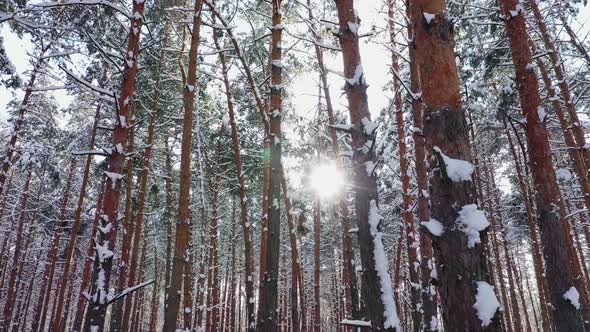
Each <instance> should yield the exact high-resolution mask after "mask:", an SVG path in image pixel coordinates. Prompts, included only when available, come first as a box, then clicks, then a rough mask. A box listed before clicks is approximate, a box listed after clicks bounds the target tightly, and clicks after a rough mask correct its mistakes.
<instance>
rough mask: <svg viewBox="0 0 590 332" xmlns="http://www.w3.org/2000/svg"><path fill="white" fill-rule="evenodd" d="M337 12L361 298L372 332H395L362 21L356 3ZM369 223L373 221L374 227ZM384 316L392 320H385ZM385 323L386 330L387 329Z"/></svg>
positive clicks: (340, 1)
mask: <svg viewBox="0 0 590 332" xmlns="http://www.w3.org/2000/svg"><path fill="white" fill-rule="evenodd" d="M336 8H337V11H338V22H339V32H338V38H339V41H340V47H341V49H342V59H343V68H344V76H345V77H346V84H345V87H344V91H345V93H346V96H347V99H348V109H349V113H350V119H351V125H352V126H354V129H353V130H352V149H353V151H354V154H353V162H354V177H353V178H354V186H353V187H354V191H355V210H356V217H357V223H358V228H359V232H358V237H359V246H360V251H361V263H362V268H363V269H362V270H363V273H362V278H363V279H362V285H363V288H362V294H363V297H362V298H363V301H364V303H365V306H366V312H367V317H366V318H367V320H370V321H371V326H372V327H371V329H372V330H373V331H381V330H383V329H385V330H393V329H394V326H395V325H396V323H397V319H396V318H397V317H393V315H396V313H395V308H390V307H388V308H387V311H386V307H385V306H384V302H383V300H382V295H383V293H382V290H381V288H383V287H384V285H387V286H390V284H389V283H390V277H389V276H388V274H389V273H388V271H386V270H385V271H384V270H383V268H384V267H383V266H381V272H380V273H381V276H379V275H378V273H377V271H376V269H375V267H376V265H375V242H377V243H379V242H380V241H381V239H380V232H379V229H380V220H379V219H380V218H379V217H378V216H377V215H376V214H377V213H378V197H377V183H376V175H375V173H374V171H373V170H371V167H372V166H373V165H375V164H374V163H375V161H376V158H375V152H374V149H373V142H374V139H375V129H376V128H375V127H374V125H373V124H372V123H371V114H370V112H369V106H368V101H367V84H366V82H365V79H364V74H363V71H362V64H361V57H360V52H359V36H358V24H359V22H360V21H359V18H358V17H357V16H356V13H355V10H354V1H353V0H337V1H336ZM367 166H368V167H367ZM367 169H369V170H367ZM369 213H371V214H372V220H370V219H369ZM369 221H371V223H372V224H371V225H370V224H369ZM384 291H388V290H384ZM392 300H393V299H392ZM384 313H387V315H391V316H389V317H387V318H386V317H385V315H384ZM386 322H387V323H388V324H387V326H385V323H386Z"/></svg>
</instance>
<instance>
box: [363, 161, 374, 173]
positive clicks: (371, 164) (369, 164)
mask: <svg viewBox="0 0 590 332" xmlns="http://www.w3.org/2000/svg"><path fill="white" fill-rule="evenodd" d="M365 168H366V170H367V175H368V176H373V171H374V170H375V163H374V162H373V161H371V160H368V161H365Z"/></svg>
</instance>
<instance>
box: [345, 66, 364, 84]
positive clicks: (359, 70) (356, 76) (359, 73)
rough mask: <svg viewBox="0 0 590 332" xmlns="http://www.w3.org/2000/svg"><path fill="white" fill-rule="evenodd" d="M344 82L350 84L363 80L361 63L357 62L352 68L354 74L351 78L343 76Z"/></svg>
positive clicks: (362, 81)
mask: <svg viewBox="0 0 590 332" xmlns="http://www.w3.org/2000/svg"><path fill="white" fill-rule="evenodd" d="M345 80H346V82H347V83H348V84H350V85H352V86H354V85H357V84H360V83H363V84H364V82H365V79H364V77H363V65H362V64H360V63H359V64H358V65H356V68H355V69H354V75H353V76H352V77H351V78H345Z"/></svg>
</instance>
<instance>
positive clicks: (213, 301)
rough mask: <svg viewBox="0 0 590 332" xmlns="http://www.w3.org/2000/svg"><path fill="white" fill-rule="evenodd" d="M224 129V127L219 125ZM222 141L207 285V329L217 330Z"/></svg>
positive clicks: (214, 189)
mask: <svg viewBox="0 0 590 332" xmlns="http://www.w3.org/2000/svg"><path fill="white" fill-rule="evenodd" d="M221 131H222V132H223V131H224V127H223V126H222V127H221ZM222 152H223V150H222V142H221V139H219V140H218V142H217V160H216V163H217V167H218V168H217V171H216V173H215V178H214V179H215V180H214V183H213V198H212V201H211V224H210V225H209V227H210V232H211V234H210V235H211V236H210V238H209V274H208V278H209V280H208V283H207V285H208V287H207V330H208V331H217V328H218V326H219V264H218V263H219V253H218V233H219V229H218V211H219V192H220V190H221V158H222Z"/></svg>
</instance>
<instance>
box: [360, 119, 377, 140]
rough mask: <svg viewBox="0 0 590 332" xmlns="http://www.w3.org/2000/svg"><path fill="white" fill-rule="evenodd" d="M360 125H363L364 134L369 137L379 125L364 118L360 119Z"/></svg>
mask: <svg viewBox="0 0 590 332" xmlns="http://www.w3.org/2000/svg"><path fill="white" fill-rule="evenodd" d="M361 123H362V124H363V129H364V130H365V134H367V135H369V136H371V135H373V133H374V132H375V130H377V127H379V125H377V124H375V123H374V122H373V121H371V120H369V118H367V117H366V116H365V117H363V118H362V119H361Z"/></svg>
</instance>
